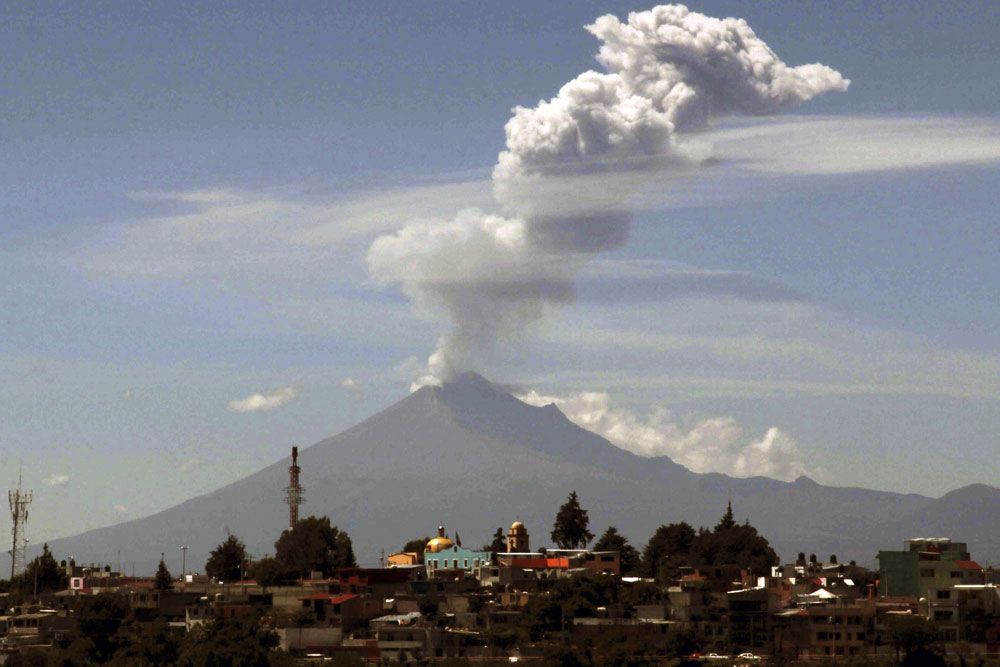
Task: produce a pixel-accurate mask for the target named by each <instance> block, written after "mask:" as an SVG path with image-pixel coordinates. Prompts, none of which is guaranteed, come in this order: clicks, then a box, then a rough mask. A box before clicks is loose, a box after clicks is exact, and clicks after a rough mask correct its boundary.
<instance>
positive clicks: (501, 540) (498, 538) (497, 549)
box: [482, 528, 507, 554]
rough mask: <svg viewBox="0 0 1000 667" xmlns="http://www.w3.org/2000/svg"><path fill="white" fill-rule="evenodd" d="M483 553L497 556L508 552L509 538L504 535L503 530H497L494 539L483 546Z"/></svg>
mask: <svg viewBox="0 0 1000 667" xmlns="http://www.w3.org/2000/svg"><path fill="white" fill-rule="evenodd" d="M482 551H489V552H491V553H495V554H498V553H503V552H504V551H507V537H506V535H504V533H503V528H497V529H496V532H494V533H493V539H492V540H491V541H490V542H488V543H486V544H484V545H483V548H482Z"/></svg>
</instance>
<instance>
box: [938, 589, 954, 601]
mask: <svg viewBox="0 0 1000 667" xmlns="http://www.w3.org/2000/svg"><path fill="white" fill-rule="evenodd" d="M937 599H938V600H950V599H951V591H938V592H937Z"/></svg>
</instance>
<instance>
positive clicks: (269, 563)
mask: <svg viewBox="0 0 1000 667" xmlns="http://www.w3.org/2000/svg"><path fill="white" fill-rule="evenodd" d="M297 576H298V575H297V574H296V573H294V572H291V571H290V570H287V569H285V568H283V567H282V566H281V565H280V564H279V563H278V561H277V560H275V559H274V558H273V557H267V558H261V559H259V560H257V561H254V563H253V564H252V565H251V566H250V578H251V579H253V580H254V581H256V582H257V583H258V584H260V585H261V586H280V585H282V584H287V583H291V582H293V581H295V579H296V577H297Z"/></svg>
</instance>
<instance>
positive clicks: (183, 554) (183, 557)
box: [181, 544, 188, 583]
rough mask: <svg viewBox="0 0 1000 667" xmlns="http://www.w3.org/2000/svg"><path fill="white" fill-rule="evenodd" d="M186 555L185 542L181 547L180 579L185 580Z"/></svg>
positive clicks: (186, 547)
mask: <svg viewBox="0 0 1000 667" xmlns="http://www.w3.org/2000/svg"><path fill="white" fill-rule="evenodd" d="M187 557H188V546H187V545H186V544H185V545H184V546H182V547H181V581H183V582H185V583H186V582H187Z"/></svg>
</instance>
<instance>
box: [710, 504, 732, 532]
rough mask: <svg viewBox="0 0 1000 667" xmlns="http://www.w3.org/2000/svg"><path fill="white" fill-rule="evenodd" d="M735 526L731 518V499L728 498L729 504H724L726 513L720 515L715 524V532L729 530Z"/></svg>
mask: <svg viewBox="0 0 1000 667" xmlns="http://www.w3.org/2000/svg"><path fill="white" fill-rule="evenodd" d="M735 527H736V521H735V520H734V519H733V501H732V500H730V501H729V504H727V505H726V513H725V514H723V515H722V518H721V519H719V523H718V524H716V526H715V532H719V531H720V530H729V529H730V528H735Z"/></svg>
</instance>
